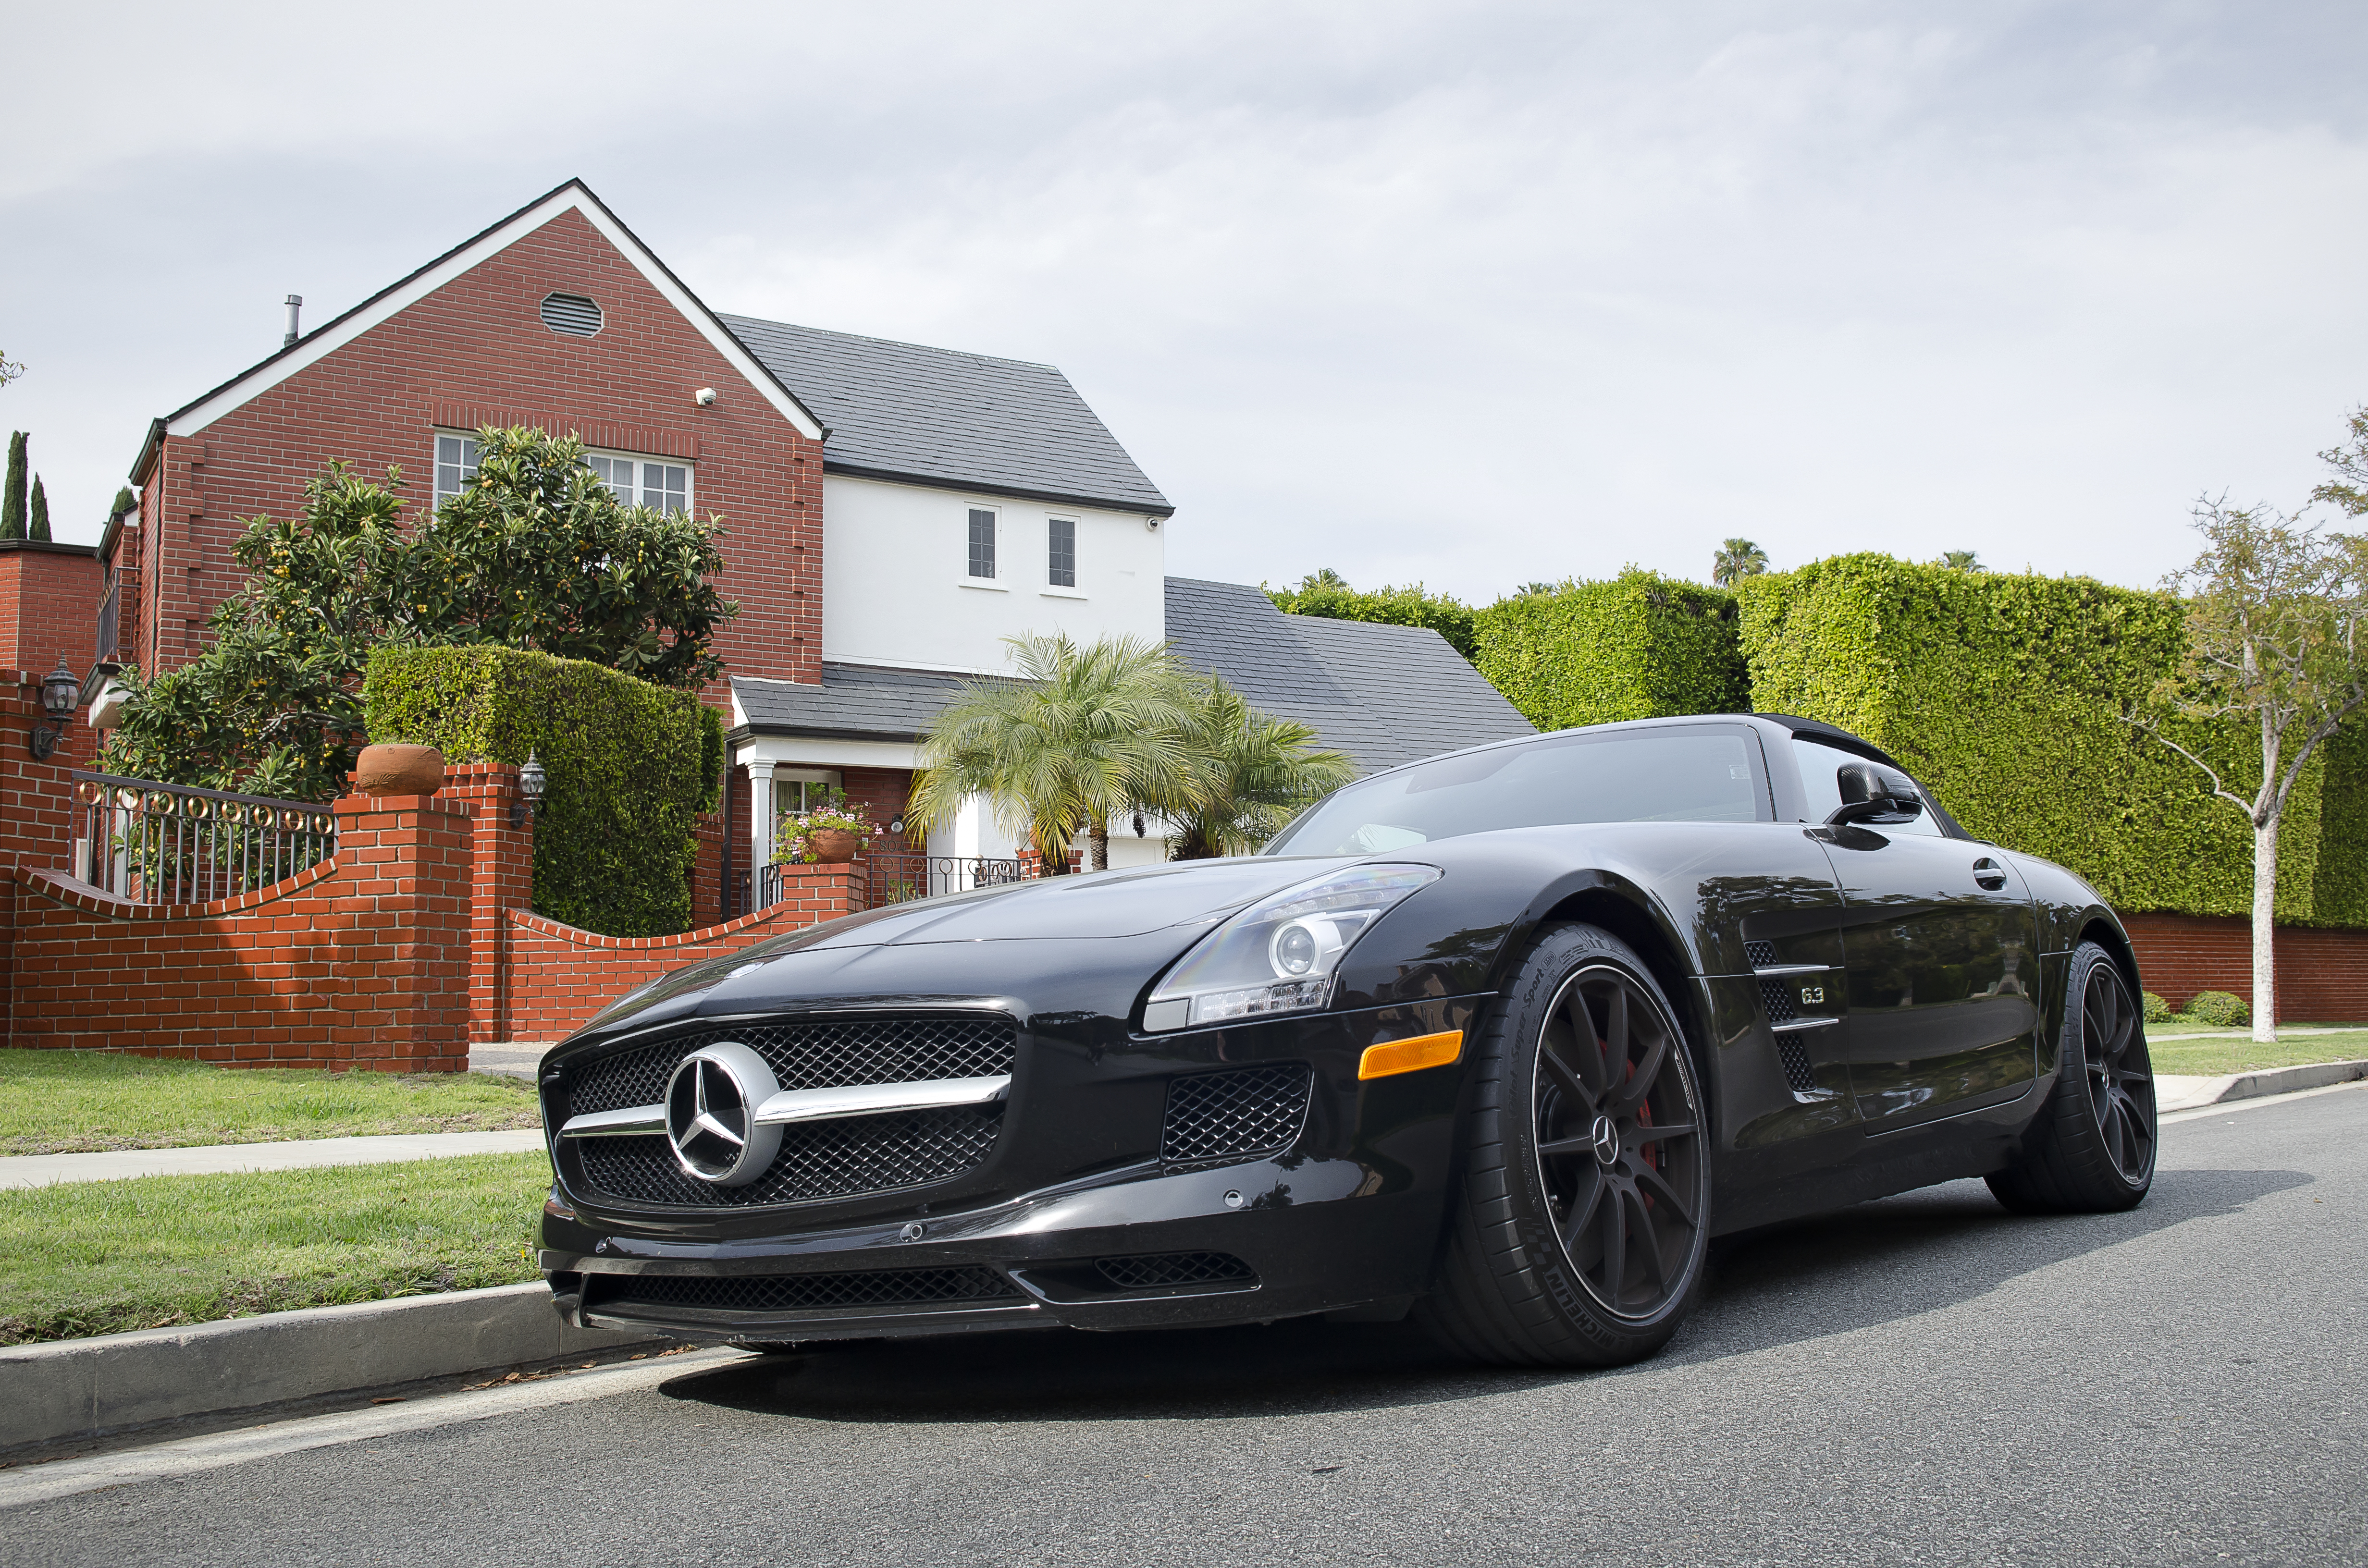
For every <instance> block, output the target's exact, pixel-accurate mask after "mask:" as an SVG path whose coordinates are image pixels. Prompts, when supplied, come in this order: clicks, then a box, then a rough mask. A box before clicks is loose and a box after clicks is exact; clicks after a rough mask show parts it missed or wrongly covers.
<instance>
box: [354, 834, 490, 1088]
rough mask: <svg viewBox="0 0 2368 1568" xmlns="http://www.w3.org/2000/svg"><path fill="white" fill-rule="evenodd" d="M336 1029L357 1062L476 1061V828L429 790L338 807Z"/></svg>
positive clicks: (437, 1067) (415, 1067)
mask: <svg viewBox="0 0 2368 1568" xmlns="http://www.w3.org/2000/svg"><path fill="white" fill-rule="evenodd" d="M336 813H337V863H338V867H339V870H340V873H341V874H340V876H339V878H338V883H339V885H338V888H337V895H336V903H335V906H334V907H335V912H336V921H337V925H338V930H337V938H338V940H337V943H336V955H337V960H336V962H337V970H338V978H339V980H340V981H341V982H342V985H341V986H340V988H339V989H340V991H341V992H342V994H343V995H344V996H345V998H346V1000H347V1011H345V1012H344V1013H343V1014H342V1016H341V1017H340V1019H339V1026H340V1028H342V1029H343V1030H344V1031H345V1033H346V1036H347V1039H348V1040H350V1041H351V1060H352V1062H353V1065H355V1066H356V1067H374V1068H379V1069H381V1070H384V1071H388V1072H399V1073H436V1072H443V1073H457V1072H461V1071H464V1070H465V1069H466V1068H467V1067H468V1065H469V990H468V987H469V967H470V966H469V959H470V944H469V937H470V917H469V908H470V897H469V894H470V885H469V884H470V879H471V869H472V867H471V863H472V860H473V859H474V858H475V857H474V856H473V855H472V853H471V850H472V845H471V843H470V839H471V835H472V824H471V823H470V819H469V814H468V808H467V807H465V806H463V805H461V803H460V802H459V801H443V800H439V799H437V798H436V797H434V796H430V795H381V796H379V797H377V798H375V799H370V798H364V797H359V796H352V795H348V796H347V797H346V798H345V799H344V800H341V801H337V802H336Z"/></svg>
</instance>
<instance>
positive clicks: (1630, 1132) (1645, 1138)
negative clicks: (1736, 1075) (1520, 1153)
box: [1540, 1121, 1702, 1153]
mask: <svg viewBox="0 0 2368 1568" xmlns="http://www.w3.org/2000/svg"><path fill="white" fill-rule="evenodd" d="M1699 1131H1702V1129H1701V1128H1699V1127H1697V1126H1695V1125H1694V1124H1693V1123H1692V1122H1691V1121H1673V1122H1670V1123H1669V1124H1668V1126H1666V1127H1664V1126H1662V1125H1661V1124H1660V1123H1658V1122H1651V1123H1646V1122H1642V1121H1632V1122H1630V1123H1629V1124H1628V1125H1627V1126H1625V1127H1623V1128H1622V1129H1621V1130H1620V1142H1621V1144H1622V1147H1624V1148H1629V1149H1641V1148H1643V1147H1645V1144H1647V1143H1658V1142H1663V1141H1664V1140H1667V1139H1672V1138H1691V1137H1692V1136H1693V1135H1694V1134H1695V1133H1697V1132H1699ZM1540 1153H1543V1150H1541V1151H1540Z"/></svg>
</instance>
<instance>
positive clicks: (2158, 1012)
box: [2138, 991, 2171, 1024]
mask: <svg viewBox="0 0 2368 1568" xmlns="http://www.w3.org/2000/svg"><path fill="white" fill-rule="evenodd" d="M2138 1012H2139V1015H2140V1016H2141V1017H2144V1018H2145V1019H2146V1022H2147V1023H2150V1024H2167V1023H2169V1022H2170V1017H2171V1014H2170V1004H2169V1003H2168V1002H2166V1001H2164V1000H2163V999H2162V998H2161V997H2159V996H2157V995H2156V994H2154V993H2153V992H2151V991H2147V992H2144V993H2142V994H2140V999H2139V1002H2138Z"/></svg>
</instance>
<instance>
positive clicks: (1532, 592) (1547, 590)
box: [1513, 583, 1554, 599]
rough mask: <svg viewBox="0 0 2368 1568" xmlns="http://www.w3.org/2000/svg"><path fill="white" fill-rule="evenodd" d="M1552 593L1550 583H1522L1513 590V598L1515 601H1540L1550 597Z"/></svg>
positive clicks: (1552, 586) (1552, 589)
mask: <svg viewBox="0 0 2368 1568" xmlns="http://www.w3.org/2000/svg"><path fill="white" fill-rule="evenodd" d="M1553 593H1554V584H1552V583H1524V584H1522V585H1520V587H1518V588H1516V589H1514V590H1513V597H1515V598H1517V599H1542V598H1546V597H1550V596H1551V595H1552V594H1553Z"/></svg>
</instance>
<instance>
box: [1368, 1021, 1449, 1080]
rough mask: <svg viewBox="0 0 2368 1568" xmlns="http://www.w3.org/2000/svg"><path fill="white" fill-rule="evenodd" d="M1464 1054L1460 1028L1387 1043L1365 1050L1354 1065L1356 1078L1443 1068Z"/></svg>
mask: <svg viewBox="0 0 2368 1568" xmlns="http://www.w3.org/2000/svg"><path fill="white" fill-rule="evenodd" d="M1461 1055H1463V1030H1462V1029H1449V1030H1448V1031H1447V1032H1446V1033H1445V1034H1421V1035H1417V1036H1415V1037H1414V1039H1412V1040H1387V1041H1384V1042H1383V1044H1380V1045H1369V1046H1367V1047H1365V1054H1364V1055H1363V1056H1362V1057H1360V1059H1359V1060H1358V1062H1357V1076H1358V1077H1359V1078H1387V1077H1390V1076H1391V1075H1393V1074H1398V1073H1419V1072H1421V1071H1422V1070H1423V1069H1424V1068H1426V1067H1444V1066H1446V1065H1447V1064H1448V1063H1449V1062H1452V1061H1454V1060H1455V1059H1456V1058H1457V1057H1459V1056H1461Z"/></svg>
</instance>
